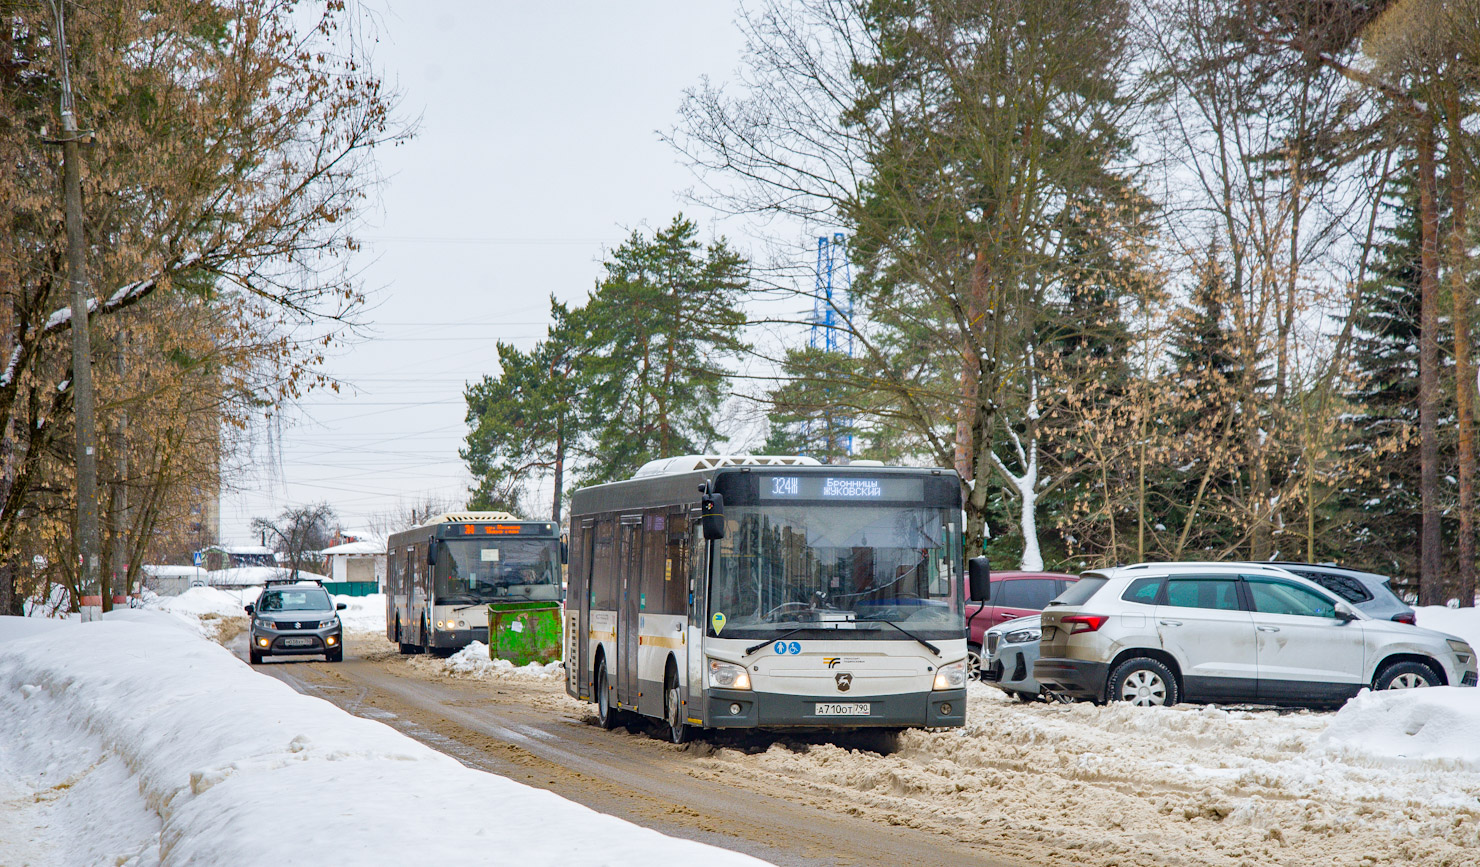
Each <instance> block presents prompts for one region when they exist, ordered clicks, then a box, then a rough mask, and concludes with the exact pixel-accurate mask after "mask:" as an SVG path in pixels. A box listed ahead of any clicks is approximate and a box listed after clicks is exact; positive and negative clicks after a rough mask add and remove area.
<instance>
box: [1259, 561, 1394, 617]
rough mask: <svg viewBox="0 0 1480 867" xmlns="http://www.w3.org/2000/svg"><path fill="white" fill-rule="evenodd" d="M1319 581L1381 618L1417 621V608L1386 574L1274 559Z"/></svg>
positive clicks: (1362, 609) (1308, 577)
mask: <svg viewBox="0 0 1480 867" xmlns="http://www.w3.org/2000/svg"><path fill="white" fill-rule="evenodd" d="M1269 565H1271V566H1279V567H1281V568H1283V569H1287V570H1289V571H1291V572H1294V573H1295V574H1296V575H1299V576H1300V577H1301V578H1307V579H1309V580H1311V581H1314V582H1316V583H1317V584H1319V585H1321V586H1322V587H1324V588H1326V589H1327V590H1329V591H1331V592H1332V593H1335V594H1336V595H1337V596H1340V597H1341V598H1342V599H1345V600H1346V601H1347V602H1350V603H1351V604H1352V607H1353V608H1356V609H1357V610H1359V611H1361V612H1362V613H1363V614H1367V615H1370V616H1371V617H1374V618H1376V619H1378V620H1396V621H1397V622H1399V623H1407V624H1408V625H1410V626H1414V625H1417V623H1418V616H1417V614H1416V613H1415V612H1414V610H1413V609H1412V608H1410V607H1408V605H1407V604H1406V603H1404V602H1403V600H1402V599H1399V598H1398V594H1396V593H1394V592H1393V588H1392V587H1390V586H1389V585H1388V580H1389V579H1388V577H1387V576H1386V575H1377V574H1375V573H1372V572H1363V571H1361V570H1358V569H1348V568H1346V567H1345V566H1338V565H1336V564H1335V563H1286V562H1273V561H1272V562H1270V563H1269Z"/></svg>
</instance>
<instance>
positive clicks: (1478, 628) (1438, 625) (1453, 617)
mask: <svg viewBox="0 0 1480 867" xmlns="http://www.w3.org/2000/svg"><path fill="white" fill-rule="evenodd" d="M1413 610H1414V611H1416V612H1417V613H1418V625H1419V626H1422V627H1423V628H1425V629H1437V630H1438V631H1440V632H1447V633H1449V634H1450V635H1453V636H1454V637H1455V638H1463V639H1464V640H1465V641H1468V642H1469V643H1470V646H1471V647H1480V608H1445V607H1444V606H1442V605H1425V606H1423V607H1422V608H1415V609H1413Z"/></svg>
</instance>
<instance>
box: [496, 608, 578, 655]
mask: <svg viewBox="0 0 1480 867" xmlns="http://www.w3.org/2000/svg"><path fill="white" fill-rule="evenodd" d="M560 620H561V618H560V603H559V602H554V601H548V600H531V601H525V602H493V603H490V604H489V606H488V656H489V657H490V658H492V659H507V660H508V661H509V662H512V663H514V664H515V665H521V666H522V665H528V664H530V663H531V662H538V663H541V664H543V663H546V662H554V661H555V660H557V659H559V658H560Z"/></svg>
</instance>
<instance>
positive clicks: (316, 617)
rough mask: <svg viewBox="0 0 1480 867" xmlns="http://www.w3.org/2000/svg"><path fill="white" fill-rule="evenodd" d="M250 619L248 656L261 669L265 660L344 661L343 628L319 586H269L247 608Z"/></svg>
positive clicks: (341, 606) (337, 608)
mask: <svg viewBox="0 0 1480 867" xmlns="http://www.w3.org/2000/svg"><path fill="white" fill-rule="evenodd" d="M245 607H246V611H247V614H248V615H249V616H250V617H251V618H252V626H251V629H250V631H249V632H248V636H247V638H248V640H249V641H250V642H251V643H250V644H249V645H248V650H247V656H248V658H249V659H250V660H251V661H252V664H253V665H260V664H261V663H262V658H263V657H264V656H301V655H304V654H315V655H316V654H323V655H324V659H325V660H327V661H329V662H339V661H340V660H342V659H344V624H343V623H342V622H340V620H339V612H340V611H342V610H344V608H345V605H344V603H343V602H341V603H339V604H338V605H336V604H334V600H332V599H330V598H329V593H328V591H327V590H325V589H324V588H323V586H322V585H320V584H317V583H312V584H307V583H304V584H288V585H286V586H284V585H283V584H281V583H269V584H268V585H267V586H266V587H264V588H263V590H262V594H261V595H260V596H258V597H257V601H256V602H254V603H252V604H251V605H247V606H245Z"/></svg>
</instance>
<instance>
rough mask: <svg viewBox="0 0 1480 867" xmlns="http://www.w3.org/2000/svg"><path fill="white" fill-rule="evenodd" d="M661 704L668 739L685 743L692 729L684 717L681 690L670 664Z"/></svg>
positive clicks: (676, 674)
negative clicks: (666, 723) (666, 722)
mask: <svg viewBox="0 0 1480 867" xmlns="http://www.w3.org/2000/svg"><path fill="white" fill-rule="evenodd" d="M663 705H664V707H663V716H664V717H665V718H666V719H667V721H668V740H669V741H671V742H672V743H675V744H682V743H687V742H688V739H689V735H690V734H691V733H692V732H693V729H691V728H689V724H688V721H687V720H686V719H685V717H686V715H687V709H686V708H685V707H684V703H683V691H682V690H681V689H679V688H678V672H677V671H675V670H674V669H673V666H671V665H670V666H668V677H667V678H665V682H664V685H663Z"/></svg>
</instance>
